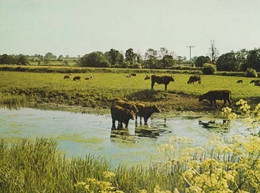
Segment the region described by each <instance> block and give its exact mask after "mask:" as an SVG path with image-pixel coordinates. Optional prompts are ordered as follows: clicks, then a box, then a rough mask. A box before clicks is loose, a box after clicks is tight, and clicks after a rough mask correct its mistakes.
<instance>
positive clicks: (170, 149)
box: [0, 137, 260, 193]
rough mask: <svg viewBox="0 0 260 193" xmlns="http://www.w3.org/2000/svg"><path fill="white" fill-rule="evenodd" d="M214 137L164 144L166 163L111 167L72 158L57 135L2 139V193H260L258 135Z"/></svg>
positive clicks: (101, 162) (105, 164)
mask: <svg viewBox="0 0 260 193" xmlns="http://www.w3.org/2000/svg"><path fill="white" fill-rule="evenodd" d="M185 141H186V142H185ZM214 141H215V142H214V143H212V141H211V143H209V145H208V146H207V147H204V148H201V147H200V148H198V147H195V148H191V147H189V146H187V139H181V138H176V140H175V141H172V142H173V143H172V144H173V145H170V144H169V145H162V146H161V148H160V151H163V152H164V153H165V156H166V159H162V162H158V163H153V164H152V165H151V166H150V167H146V168H144V167H138V166H135V167H131V168H127V167H126V166H118V167H117V168H112V167H110V164H109V162H107V161H105V160H102V159H100V158H99V159H98V158H95V157H93V156H86V158H85V159H82V158H73V159H68V158H66V157H65V156H64V155H62V154H60V153H59V151H58V150H57V142H56V141H54V140H52V139H44V138H37V139H36V140H35V141H29V140H28V139H21V140H20V141H18V142H14V143H11V144H10V143H7V142H6V141H5V140H3V139H1V140H0V163H1V164H0V192H3V193H16V192H19V193H23V192H24V193H27V192H60V193H63V192H64V193H67V192H76V193H77V192H91V191H93V192H102V190H103V192H117V191H119V190H120V191H122V192H127V193H128V192H133V193H138V192H158V191H155V190H156V189H157V190H158V189H161V190H169V191H171V192H173V191H174V190H175V191H177V190H178V191H179V192H243V191H246V192H259V191H260V186H259V179H260V165H259V164H260V163H259V156H260V153H259V152H260V151H259V142H260V141H259V138H258V137H250V138H247V139H246V138H241V137H236V138H234V139H233V141H232V142H229V143H223V142H221V140H220V141H216V139H214ZM185 144H186V145H185ZM158 156H159V154H158ZM107 173H111V174H113V175H111V177H110V178H108V177H106V175H104V174H107ZM103 184H108V185H109V186H108V187H105V186H103ZM82 185H83V186H82ZM101 185H102V186H101ZM195 190H196V191H195ZM159 192H160V191H159Z"/></svg>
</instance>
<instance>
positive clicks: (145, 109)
mask: <svg viewBox="0 0 260 193" xmlns="http://www.w3.org/2000/svg"><path fill="white" fill-rule="evenodd" d="M135 106H136V107H137V109H138V112H137V113H136V114H135V124H136V126H137V116H139V117H140V125H142V118H144V124H145V125H147V121H148V119H149V118H150V117H151V116H152V114H153V113H159V112H160V110H159V108H158V107H157V106H156V105H153V106H145V105H144V104H140V103H139V104H135Z"/></svg>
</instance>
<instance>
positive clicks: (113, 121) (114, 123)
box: [112, 119, 116, 129]
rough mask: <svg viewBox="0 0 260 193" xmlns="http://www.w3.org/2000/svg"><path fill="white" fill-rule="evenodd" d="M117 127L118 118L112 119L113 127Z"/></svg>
mask: <svg viewBox="0 0 260 193" xmlns="http://www.w3.org/2000/svg"><path fill="white" fill-rule="evenodd" d="M115 128H116V120H115V119H112V129H115Z"/></svg>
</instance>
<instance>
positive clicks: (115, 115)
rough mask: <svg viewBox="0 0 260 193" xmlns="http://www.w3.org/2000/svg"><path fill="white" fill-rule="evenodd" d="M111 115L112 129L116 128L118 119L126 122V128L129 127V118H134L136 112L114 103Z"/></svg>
mask: <svg viewBox="0 0 260 193" xmlns="http://www.w3.org/2000/svg"><path fill="white" fill-rule="evenodd" d="M110 110H111V117H112V129H115V128H116V125H115V123H116V121H118V122H121V123H124V124H125V128H127V127H128V123H129V120H130V119H132V120H134V115H135V114H134V112H133V111H132V110H129V109H125V108H123V107H121V106H119V105H116V104H113V105H112V106H111V109H110Z"/></svg>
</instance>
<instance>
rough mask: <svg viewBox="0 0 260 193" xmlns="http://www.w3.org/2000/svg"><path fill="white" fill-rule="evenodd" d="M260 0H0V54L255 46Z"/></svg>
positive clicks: (180, 51)
mask: <svg viewBox="0 0 260 193" xmlns="http://www.w3.org/2000/svg"><path fill="white" fill-rule="evenodd" d="M259 7H260V0H250V1H249V0H0V54H26V55H27V54H28V55H34V54H42V55H44V54H46V53H47V52H52V53H53V54H55V55H57V56H58V55H60V54H62V55H70V56H78V55H81V56H82V55H84V54H87V53H90V52H92V51H102V52H105V51H109V50H110V49H111V48H114V49H117V50H119V51H123V52H125V50H127V49H128V48H133V49H134V51H135V52H138V53H141V54H144V53H145V51H146V50H147V49H148V48H153V49H156V50H159V48H160V47H165V48H167V49H169V50H170V51H174V52H175V53H176V54H177V55H178V56H186V57H189V48H188V47H187V46H190V45H192V46H195V47H194V48H192V56H200V55H207V54H208V49H209V47H210V41H211V40H214V41H215V46H216V48H217V49H218V50H219V54H220V55H221V54H224V53H226V52H229V51H231V50H233V51H238V50H240V49H244V48H245V49H254V48H259V47H260V11H259Z"/></svg>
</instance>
